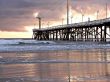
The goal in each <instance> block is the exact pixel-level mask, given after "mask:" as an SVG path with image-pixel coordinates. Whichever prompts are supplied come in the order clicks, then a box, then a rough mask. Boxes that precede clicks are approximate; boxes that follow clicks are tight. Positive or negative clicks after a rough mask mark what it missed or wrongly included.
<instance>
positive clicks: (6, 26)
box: [0, 0, 110, 31]
mask: <svg viewBox="0 0 110 82" xmlns="http://www.w3.org/2000/svg"><path fill="white" fill-rule="evenodd" d="M105 3H107V4H108V9H109V5H110V0H71V7H72V10H74V11H75V12H76V13H75V14H77V13H84V14H85V15H92V14H94V13H96V11H97V10H100V17H102V18H103V17H104V15H105V13H104V11H105ZM34 12H38V13H39V16H41V17H42V18H43V21H44V22H47V21H59V20H61V19H62V15H64V14H66V0H0V31H26V30H25V26H28V25H33V24H34V23H37V22H36V19H35V18H34V17H33V13H34ZM73 15H74V13H73Z"/></svg>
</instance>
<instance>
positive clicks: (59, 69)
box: [0, 49, 110, 82]
mask: <svg viewBox="0 0 110 82" xmlns="http://www.w3.org/2000/svg"><path fill="white" fill-rule="evenodd" d="M109 62H110V50H109V49H95V50H94V49H92V50H66V51H45V52H10V53H0V82H110V63H109Z"/></svg>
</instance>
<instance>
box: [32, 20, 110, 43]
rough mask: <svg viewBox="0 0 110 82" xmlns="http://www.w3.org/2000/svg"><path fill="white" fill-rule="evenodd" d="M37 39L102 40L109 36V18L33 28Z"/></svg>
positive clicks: (34, 36)
mask: <svg viewBox="0 0 110 82" xmlns="http://www.w3.org/2000/svg"><path fill="white" fill-rule="evenodd" d="M33 38H34V39H37V40H71V41H103V42H106V41H107V39H108V38H110V18H107V19H101V20H94V21H88V22H81V23H74V24H67V25H58V26H53V27H49V28H45V29H44V28H42V29H33Z"/></svg>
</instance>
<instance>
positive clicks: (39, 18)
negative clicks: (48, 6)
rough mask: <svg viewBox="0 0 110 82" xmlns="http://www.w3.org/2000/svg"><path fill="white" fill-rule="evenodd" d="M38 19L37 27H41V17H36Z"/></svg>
mask: <svg viewBox="0 0 110 82" xmlns="http://www.w3.org/2000/svg"><path fill="white" fill-rule="evenodd" d="M36 18H37V19H38V20H39V29H41V17H36Z"/></svg>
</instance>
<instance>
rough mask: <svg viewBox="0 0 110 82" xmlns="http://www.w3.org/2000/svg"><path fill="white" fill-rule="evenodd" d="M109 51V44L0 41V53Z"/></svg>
mask: <svg viewBox="0 0 110 82" xmlns="http://www.w3.org/2000/svg"><path fill="white" fill-rule="evenodd" d="M81 49H110V43H100V42H72V41H37V40H23V39H12V40H5V39H2V40H0V52H13V51H32V52H33V51H35V52H36V51H51V50H81Z"/></svg>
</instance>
